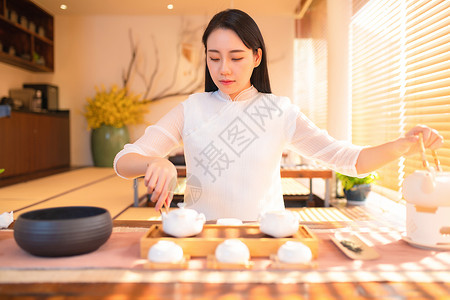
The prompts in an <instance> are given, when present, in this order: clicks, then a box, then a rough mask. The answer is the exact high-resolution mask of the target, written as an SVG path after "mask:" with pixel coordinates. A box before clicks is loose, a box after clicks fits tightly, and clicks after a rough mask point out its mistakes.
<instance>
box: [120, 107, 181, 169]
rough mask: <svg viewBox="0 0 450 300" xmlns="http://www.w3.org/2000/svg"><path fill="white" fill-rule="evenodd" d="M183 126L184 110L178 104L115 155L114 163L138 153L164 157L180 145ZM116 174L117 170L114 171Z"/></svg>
mask: <svg viewBox="0 0 450 300" xmlns="http://www.w3.org/2000/svg"><path fill="white" fill-rule="evenodd" d="M183 124H184V110H183V105H182V104H181V103H180V104H178V105H177V106H175V107H174V108H173V109H172V110H171V111H169V112H168V113H167V114H166V115H165V116H164V117H162V118H161V119H160V120H159V121H158V122H157V123H156V124H155V125H151V126H148V127H147V128H146V129H145V133H144V134H143V135H142V136H141V137H140V138H139V139H138V140H137V141H136V142H134V143H132V144H126V145H125V146H124V147H123V149H122V150H121V151H120V152H119V153H117V155H116V157H115V159H114V170H116V163H117V161H118V160H119V158H121V157H122V156H123V155H125V154H128V153H138V154H141V155H145V156H158V157H165V156H166V155H167V154H169V153H170V151H171V150H173V149H174V148H176V147H178V146H179V145H180V144H181V143H182V138H181V132H182V131H183ZM116 173H117V170H116Z"/></svg>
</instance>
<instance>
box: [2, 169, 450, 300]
mask: <svg viewBox="0 0 450 300" xmlns="http://www.w3.org/2000/svg"><path fill="white" fill-rule="evenodd" d="M86 171H88V172H86ZM73 172H75V173H73ZM71 174H72V175H71ZM88 174H90V175H88ZM74 178H78V179H77V180H75V179H74ZM139 194H140V195H141V196H142V197H143V196H144V195H145V190H144V189H143V187H141V188H140V190H139ZM132 204H133V194H132V185H131V182H130V181H127V180H123V179H121V178H118V177H117V176H116V175H115V174H114V172H113V171H112V169H94V170H88V169H77V170H72V171H71V172H69V173H61V174H53V175H51V176H49V177H45V180H39V179H37V180H32V181H27V182H23V183H19V184H14V185H10V186H7V187H3V188H0V213H1V212H4V211H11V210H13V211H14V212H15V218H17V217H18V216H19V215H20V214H21V213H23V212H26V211H29V210H31V209H36V208H42V207H46V206H47V207H48V206H65V205H97V206H103V207H107V208H108V210H110V211H111V214H112V216H113V217H114V218H115V219H116V221H117V223H116V224H120V222H121V221H122V222H128V221H129V220H136V221H139V220H148V219H149V218H151V217H152V216H154V217H155V219H158V213H157V212H154V210H152V209H151V208H142V207H139V208H133V207H131V206H132ZM135 224H137V225H138V224H139V222H136V223H135ZM0 255H1V253H0ZM449 282H450V278H449V281H448V282H436V283H421V282H414V283H413V282H352V283H299V284H288V283H286V284H256V283H242V284H212V283H211V284H203V283H195V282H193V283H95V284H94V283H27V284H0V299H218V300H219V299H220V300H224V299H258V300H259V299H450V283H449Z"/></svg>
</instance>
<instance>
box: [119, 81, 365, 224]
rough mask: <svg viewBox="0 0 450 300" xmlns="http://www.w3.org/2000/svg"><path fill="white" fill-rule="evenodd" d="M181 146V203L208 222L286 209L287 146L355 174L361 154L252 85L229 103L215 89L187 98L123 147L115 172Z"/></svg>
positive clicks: (283, 99) (283, 100)
mask: <svg viewBox="0 0 450 300" xmlns="http://www.w3.org/2000/svg"><path fill="white" fill-rule="evenodd" d="M181 144H184V145H183V146H184V154H185V159H186V170H187V176H186V177H187V184H186V191H185V198H184V201H185V202H186V204H187V207H189V208H193V209H195V210H197V211H199V212H202V213H204V214H205V215H206V217H207V219H208V220H214V219H218V218H238V219H241V220H245V221H252V220H257V218H258V216H259V214H260V213H261V212H264V211H269V210H280V209H284V202H283V194H282V189H281V178H280V162H281V156H282V152H283V150H284V149H286V148H289V149H291V150H293V151H295V152H296V153H298V154H300V155H302V156H303V157H306V158H309V159H313V160H317V161H321V162H322V163H324V164H325V165H326V166H328V167H329V168H331V169H333V170H336V171H338V172H341V173H344V174H348V175H351V176H356V175H357V172H356V168H355V164H356V161H357V159H358V155H359V153H360V151H361V149H362V147H359V146H355V145H352V144H350V143H348V142H343V141H337V140H335V139H334V138H332V137H331V136H329V135H328V134H327V132H326V131H325V130H321V129H319V128H318V127H317V126H315V125H314V124H313V123H312V122H311V121H310V120H308V119H307V118H306V117H305V116H304V115H303V114H302V113H301V112H300V111H299V109H298V107H297V106H295V105H293V104H292V103H291V102H290V100H289V99H288V98H286V97H279V96H275V95H273V94H264V93H259V92H258V91H257V90H256V89H255V88H253V87H250V88H249V89H246V90H244V91H242V92H241V93H240V94H239V95H238V96H237V97H236V98H235V100H234V101H232V100H231V99H230V97H229V96H228V95H226V94H223V93H222V92H221V91H220V90H219V91H216V92H208V93H198V94H194V95H191V96H190V97H189V98H188V99H187V100H186V101H184V102H182V103H180V104H178V105H177V106H176V107H175V108H173V109H172V110H171V111H170V112H169V113H167V114H166V115H165V116H164V117H163V118H161V119H160V120H159V121H158V122H157V123H156V124H155V125H152V126H149V127H147V129H146V130H145V133H144V135H143V136H142V137H140V138H139V139H138V140H137V141H136V142H135V143H133V144H127V145H125V147H124V149H123V150H122V151H120V152H119V153H118V154H117V156H116V158H115V160H114V168H115V167H116V162H117V160H118V159H119V158H120V157H121V156H123V155H124V154H126V153H139V154H142V155H146V156H159V157H165V156H167V155H168V154H169V153H170V152H171V151H172V150H173V149H174V148H176V147H179V146H180V145H181ZM119 176H120V175H119Z"/></svg>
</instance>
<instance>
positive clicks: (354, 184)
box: [336, 172, 379, 205]
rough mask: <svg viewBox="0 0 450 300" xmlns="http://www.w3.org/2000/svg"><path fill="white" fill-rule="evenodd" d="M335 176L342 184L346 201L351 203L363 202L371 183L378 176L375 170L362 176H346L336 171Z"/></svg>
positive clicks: (360, 203)
mask: <svg viewBox="0 0 450 300" xmlns="http://www.w3.org/2000/svg"><path fill="white" fill-rule="evenodd" d="M336 177H337V178H338V179H339V180H340V182H341V184H342V189H343V190H344V194H345V198H347V203H348V204H352V205H362V204H364V203H365V200H366V198H367V195H368V194H369V192H370V191H371V189H372V185H371V184H372V183H373V182H375V181H376V180H377V179H378V178H379V177H378V173H376V172H372V173H370V174H369V175H367V176H366V177H362V178H358V177H352V176H347V175H344V174H341V173H336Z"/></svg>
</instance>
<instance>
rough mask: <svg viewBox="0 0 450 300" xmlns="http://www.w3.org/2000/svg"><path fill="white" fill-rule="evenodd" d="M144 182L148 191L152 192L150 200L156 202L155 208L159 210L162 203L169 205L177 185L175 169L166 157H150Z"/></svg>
mask: <svg viewBox="0 0 450 300" xmlns="http://www.w3.org/2000/svg"><path fill="white" fill-rule="evenodd" d="M144 184H145V186H146V187H147V191H148V193H149V194H152V197H151V199H150V200H151V201H152V202H156V204H155V209H156V210H160V209H161V207H162V206H163V204H164V203H165V204H166V206H167V207H169V206H170V202H172V198H173V192H174V191H175V187H176V186H177V169H176V168H175V166H174V165H173V164H172V163H171V162H170V161H169V160H168V159H165V158H159V157H152V158H151V159H150V161H149V163H148V165H147V170H146V172H145V177H144Z"/></svg>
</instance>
